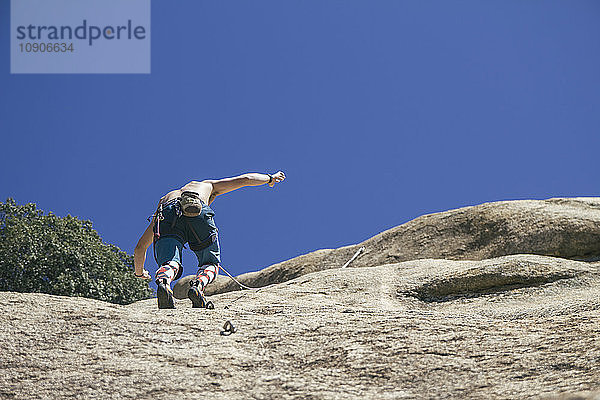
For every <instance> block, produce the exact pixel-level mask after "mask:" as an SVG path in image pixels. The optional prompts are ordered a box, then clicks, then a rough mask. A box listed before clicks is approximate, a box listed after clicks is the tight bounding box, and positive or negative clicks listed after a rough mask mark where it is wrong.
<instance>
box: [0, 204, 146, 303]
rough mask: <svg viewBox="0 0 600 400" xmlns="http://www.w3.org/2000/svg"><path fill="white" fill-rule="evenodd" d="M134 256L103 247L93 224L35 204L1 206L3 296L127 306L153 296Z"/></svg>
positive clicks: (0, 261) (109, 246)
mask: <svg viewBox="0 0 600 400" xmlns="http://www.w3.org/2000/svg"><path fill="white" fill-rule="evenodd" d="M132 271H133V257H132V256H130V255H129V254H127V253H125V252H124V251H121V250H120V249H119V248H118V247H116V246H113V245H111V244H107V243H104V242H103V241H102V239H101V238H100V236H99V235H98V232H96V231H95V230H94V229H92V223H91V222H90V221H82V220H80V219H78V218H76V217H72V216H70V215H68V216H66V217H57V216H56V215H54V214H52V213H49V214H48V215H44V212H43V211H42V210H39V209H37V208H36V205H35V204H33V203H29V204H25V205H18V204H17V203H16V202H15V201H14V200H13V199H10V198H9V199H7V200H6V203H2V202H0V291H14V292H39V293H48V294H55V295H62V296H83V297H89V298H92V299H98V300H103V301H109V302H111V303H118V304H129V303H132V302H134V301H137V300H141V299H146V298H149V297H151V296H152V290H151V289H150V288H149V287H148V284H147V283H145V282H143V281H141V280H139V279H137V278H135V277H134V275H133V272H132Z"/></svg>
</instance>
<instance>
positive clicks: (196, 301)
mask: <svg viewBox="0 0 600 400" xmlns="http://www.w3.org/2000/svg"><path fill="white" fill-rule="evenodd" d="M188 298H189V299H190V300H191V301H192V308H205V307H206V299H205V298H204V296H203V295H202V292H201V291H200V289H199V288H198V285H197V282H194V281H190V290H188Z"/></svg>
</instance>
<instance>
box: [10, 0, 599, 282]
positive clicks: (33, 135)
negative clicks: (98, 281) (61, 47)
mask: <svg viewBox="0 0 600 400" xmlns="http://www.w3.org/2000/svg"><path fill="white" fill-rule="evenodd" d="M9 21H10V18H9V1H8V0H0V26H1V27H2V34H1V35H0V54H3V56H2V58H1V60H2V62H1V63H0V133H1V135H2V136H1V137H2V140H1V147H2V153H1V154H2V157H1V158H0V199H1V200H2V201H3V200H4V199H6V198H7V197H13V198H15V199H16V200H17V201H18V202H19V203H25V202H35V203H37V204H38V206H39V207H40V208H42V209H44V210H45V211H53V212H55V213H57V214H58V215H66V214H68V213H70V214H72V215H76V216H79V217H81V218H84V219H90V220H92V221H93V223H94V227H95V228H96V229H97V230H98V231H99V232H100V234H101V236H102V237H103V238H104V240H105V241H107V242H110V243H114V244H116V245H118V246H119V247H121V248H122V249H124V250H126V251H128V252H130V253H131V252H132V251H133V247H134V245H135V243H136V242H137V239H138V237H139V235H140V234H141V233H142V231H143V230H144V228H145V227H146V224H147V222H146V217H147V216H148V215H149V214H151V213H152V212H153V208H154V206H155V204H156V202H157V200H158V199H159V198H160V197H161V196H162V195H163V194H164V193H165V192H167V191H168V190H170V189H172V188H176V187H179V186H181V185H183V184H185V183H187V182H188V181H190V180H192V179H196V180H201V179H205V178H220V177H226V176H232V175H236V174H240V173H244V172H247V171H252V172H262V171H269V172H275V171H277V170H279V169H281V170H284V171H285V172H286V174H287V176H288V179H287V180H286V181H285V182H284V183H283V184H281V185H280V186H278V187H276V188H275V189H269V188H267V187H260V188H246V189H242V190H240V191H238V192H233V193H231V194H230V195H227V196H223V197H221V198H218V199H217V200H216V201H215V202H214V203H213V204H214V207H213V208H214V210H215V212H216V217H215V221H216V222H217V224H218V226H219V227H220V233H221V235H220V239H221V246H222V251H223V265H224V266H226V267H229V269H230V270H231V272H233V273H236V274H237V273H241V272H245V271H250V270H256V269H259V268H263V267H265V266H268V265H270V264H272V263H275V262H278V261H282V260H285V259H289V258H291V257H294V256H297V255H299V254H303V253H307V252H309V251H312V250H316V249H319V248H334V247H339V246H342V245H347V244H353V243H357V242H360V241H362V240H364V239H367V238H369V237H371V236H373V235H375V234H377V233H379V232H381V231H383V230H385V229H387V228H390V227H393V226H396V225H399V224H401V223H404V222H406V221H408V220H410V219H413V218H415V217H417V216H419V215H422V214H425V213H432V212H437V211H442V210H447V209H450V208H456V207H461V206H466V205H473V204H478V203H482V202H486V201H496V200H504V199H527V198H548V197H553V196H595V195H598V183H599V179H598V171H599V170H600V168H599V167H600V165H599V164H600V163H599V156H598V151H599V148H600V147H599V145H600V129H599V128H600V23H599V22H598V21H600V2H598V1H522V0H515V1H507V0H503V1H479V0H476V1H448V0H443V1H433V0H431V1H421V0H418V1H417V0H415V1H397V0H394V1H383V0H375V1H373V0H361V1H350V0H345V1H331V0H318V1H316V0H314V1H313V0H302V1H300V0H293V1H291V0H285V1H282V0H273V1H264V0H259V1H227V2H220V1H218V2H217V1H210V2H209V1H198V0H186V1H184V0H178V1H165V0H154V1H153V3H152V28H151V38H152V73H151V74H150V75H10V73H9V71H10V60H9V35H8V32H9V31H8V30H9ZM186 261H187V262H186ZM194 261H195V260H194V258H193V255H192V254H191V253H187V254H185V255H184V266H185V267H186V274H187V273H191V272H193V271H194V270H195V268H194V267H195V262H194ZM147 267H148V269H149V270H150V271H151V272H154V270H155V269H156V267H155V266H154V265H152V263H148V265H147Z"/></svg>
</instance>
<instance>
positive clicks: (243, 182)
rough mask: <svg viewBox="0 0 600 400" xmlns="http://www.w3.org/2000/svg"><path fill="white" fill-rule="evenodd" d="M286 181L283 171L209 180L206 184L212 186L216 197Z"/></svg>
mask: <svg viewBox="0 0 600 400" xmlns="http://www.w3.org/2000/svg"><path fill="white" fill-rule="evenodd" d="M284 179H285V174H284V173H283V172H282V171H279V172H277V173H275V174H272V175H269V174H259V173H254V172H252V173H248V174H244V175H240V176H234V177H232V178H224V179H218V180H207V181H205V182H207V183H210V184H212V187H213V190H212V194H211V197H214V196H220V195H222V194H225V193H229V192H231V191H233V190H236V189H239V188H243V187H246V186H259V185H264V184H265V183H268V184H269V186H271V187H273V186H274V185H275V184H276V183H279V182H281V181H283V180H284Z"/></svg>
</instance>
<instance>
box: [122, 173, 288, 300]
mask: <svg viewBox="0 0 600 400" xmlns="http://www.w3.org/2000/svg"><path fill="white" fill-rule="evenodd" d="M284 179H285V174H284V173H283V172H281V171H279V172H277V173H275V174H273V175H271V174H259V173H248V174H244V175H240V176H236V177H233V178H225V179H219V180H204V181H201V182H198V181H192V182H190V183H188V184H187V185H185V186H183V187H182V188H181V189H176V190H172V191H170V192H169V193H167V194H166V195H165V196H163V197H162V198H161V199H160V201H159V202H158V208H157V210H156V212H155V213H154V215H153V216H152V220H151V222H150V225H149V226H148V228H146V230H145V231H144V233H143V234H142V237H141V238H140V240H139V241H138V243H137V245H136V246H135V250H134V253H133V254H134V266H135V276H137V277H138V278H141V279H151V278H150V274H149V272H148V271H147V270H146V269H145V268H144V263H145V261H146V251H147V250H148V247H150V245H151V244H152V243H154V258H155V260H156V262H157V263H158V270H157V271H156V277H155V279H156V285H157V290H156V295H157V297H158V308H175V304H174V301H173V291H172V290H171V282H172V281H175V280H177V279H179V278H180V277H181V274H182V272H183V268H182V264H181V253H182V250H183V246H184V245H185V244H186V243H188V244H189V247H190V249H191V250H192V251H193V252H194V253H195V254H196V257H197V258H198V273H197V274H196V278H195V279H193V280H192V281H190V289H189V290H188V297H189V299H190V300H191V301H192V307H194V308H203V307H206V305H207V302H206V299H205V298H204V289H205V288H206V285H208V284H209V283H211V282H212V281H214V280H215V278H216V277H217V275H218V274H219V267H220V263H221V255H220V250H219V239H218V235H217V232H218V229H217V226H216V225H215V222H214V220H213V216H214V214H215V213H214V211H213V210H212V209H211V208H210V207H209V205H210V204H211V203H212V202H213V201H214V200H215V197H217V196H220V195H222V194H225V193H229V192H231V191H233V190H236V189H239V188H242V187H245V186H260V185H263V184H265V183H266V184H268V185H269V186H270V187H273V186H275V184H276V183H279V182H281V181H283V180H284Z"/></svg>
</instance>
